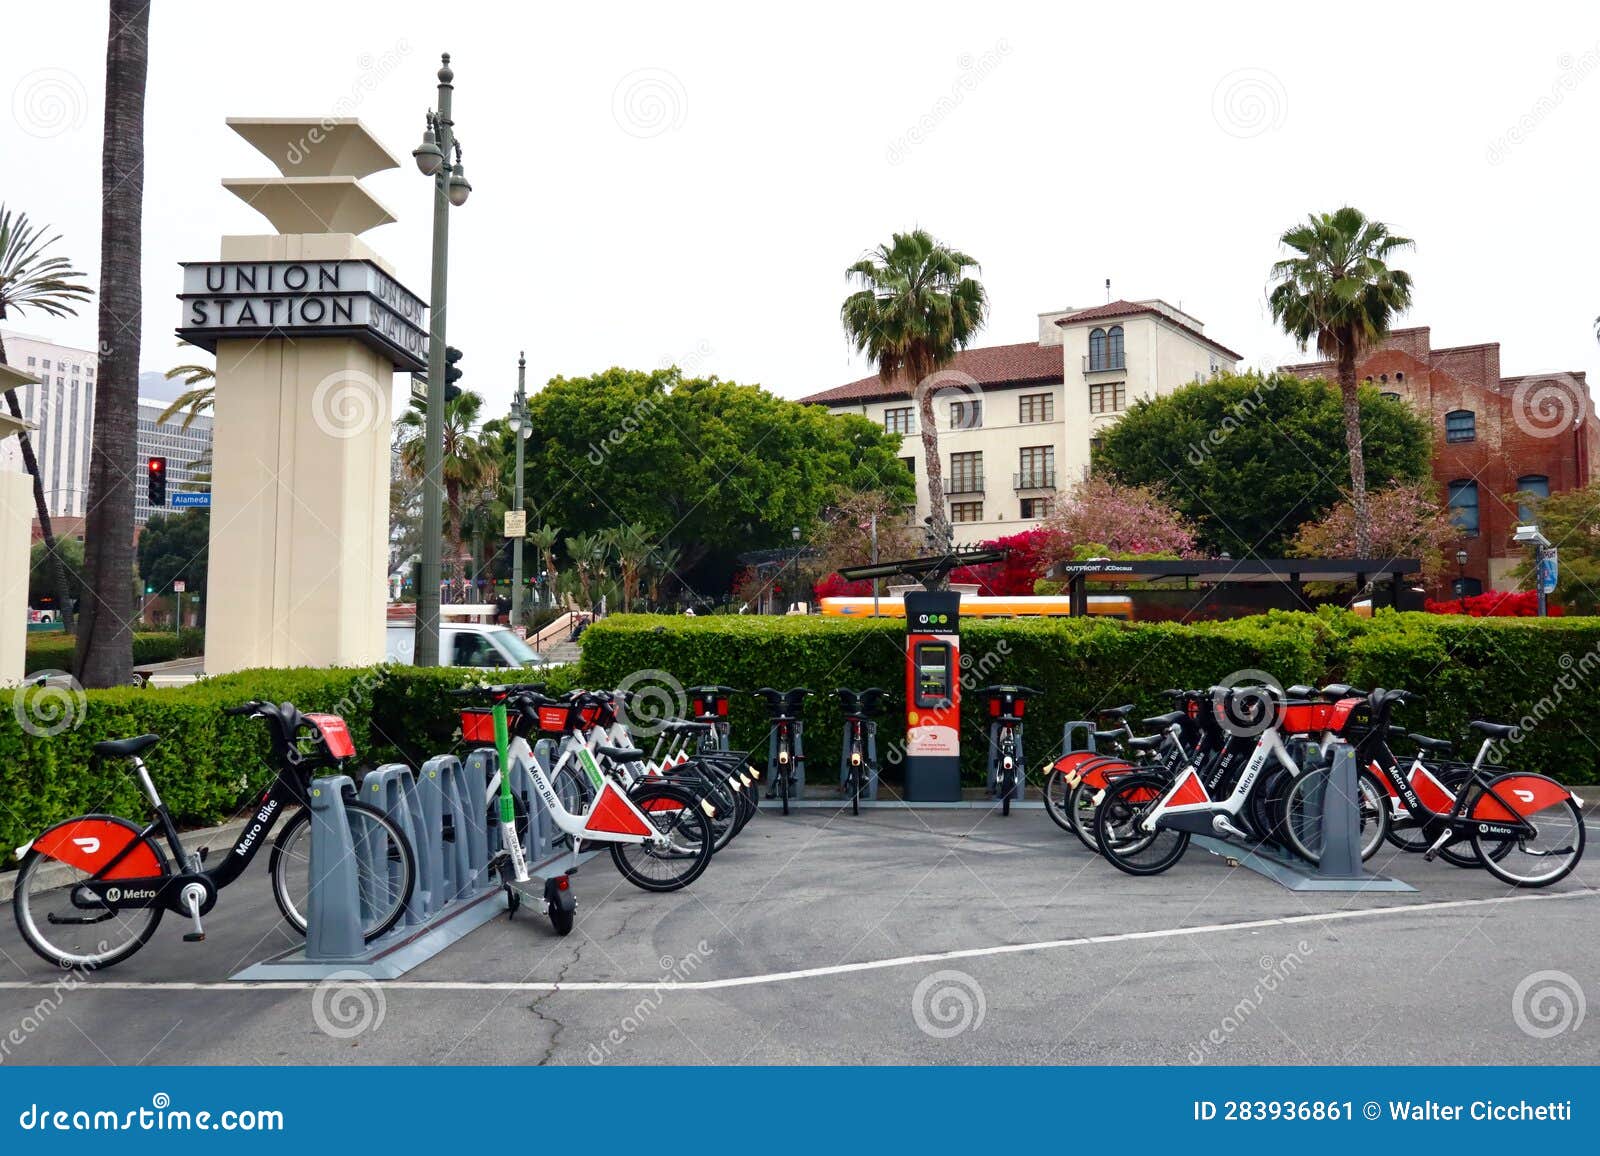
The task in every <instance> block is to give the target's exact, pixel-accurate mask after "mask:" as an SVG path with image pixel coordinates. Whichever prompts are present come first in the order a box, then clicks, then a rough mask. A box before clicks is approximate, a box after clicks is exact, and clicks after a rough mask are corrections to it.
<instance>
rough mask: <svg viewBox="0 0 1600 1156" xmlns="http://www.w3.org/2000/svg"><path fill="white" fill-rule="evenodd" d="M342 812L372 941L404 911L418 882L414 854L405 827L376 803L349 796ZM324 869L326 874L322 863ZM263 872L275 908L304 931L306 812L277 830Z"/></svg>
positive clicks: (366, 934) (364, 926)
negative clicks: (402, 827) (367, 802)
mask: <svg viewBox="0 0 1600 1156" xmlns="http://www.w3.org/2000/svg"><path fill="white" fill-rule="evenodd" d="M344 813H345V819H346V825H347V826H348V827H349V828H350V845H351V846H352V847H353V848H354V849H355V852H356V888H357V891H358V893H359V897H360V903H361V934H362V936H363V938H365V939H366V940H367V942H369V943H370V942H371V941H372V940H374V939H377V938H378V936H380V935H382V934H383V933H384V932H386V931H388V930H389V929H390V928H392V927H393V926H394V925H395V924H396V923H398V922H399V921H400V917H401V916H402V915H404V914H405V912H406V904H408V903H410V902H411V893H412V891H413V890H414V889H415V888H416V885H417V860H416V854H415V853H414V852H413V850H412V848H411V841H410V840H409V839H407V838H406V835H405V832H404V831H402V830H400V828H399V827H397V826H395V824H394V822H393V820H391V819H390V818H389V816H388V815H385V814H384V813H383V812H382V811H380V810H378V809H377V808H376V807H370V806H368V805H367V804H366V803H362V802H358V801H355V800H347V801H346V802H345V805H344ZM323 871H324V874H326V868H324V869H323ZM267 872H268V874H269V875H270V876H271V877H272V897H273V898H274V899H276V900H277V901H278V910H279V911H281V912H283V917H284V919H286V920H288V922H289V926H290V927H292V928H294V929H295V930H296V931H298V932H299V933H300V934H301V935H304V934H305V933H306V921H307V918H308V916H309V913H310V911H311V812H310V811H306V810H303V809H302V810H300V811H296V812H295V813H294V815H293V816H292V817H291V818H290V819H289V822H288V823H287V824H285V826H284V828H283V830H282V831H280V832H279V833H278V838H277V840H276V841H275V842H274V843H273V845H272V859H271V860H270V861H269V862H268V864H267Z"/></svg>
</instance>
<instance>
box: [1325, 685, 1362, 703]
mask: <svg viewBox="0 0 1600 1156" xmlns="http://www.w3.org/2000/svg"><path fill="white" fill-rule="evenodd" d="M1321 694H1322V697H1323V698H1327V699H1341V698H1365V697H1366V694H1367V692H1366V691H1364V690H1362V689H1361V688H1360V687H1358V686H1351V685H1350V684H1349V683H1345V682H1330V683H1329V684H1328V685H1327V686H1325V687H1323V688H1322V691H1321Z"/></svg>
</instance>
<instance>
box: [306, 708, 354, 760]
mask: <svg viewBox="0 0 1600 1156" xmlns="http://www.w3.org/2000/svg"><path fill="white" fill-rule="evenodd" d="M304 718H305V720H306V722H308V723H310V724H311V725H312V727H314V728H315V729H316V732H317V737H318V738H319V739H321V740H322V745H323V746H324V747H325V748H326V749H327V752H328V756H329V757H330V758H334V759H348V758H352V757H353V756H354V755H355V753H356V744H355V741H354V740H353V739H351V737H350V728H349V727H348V726H346V725H345V721H344V719H342V718H340V717H339V716H338V715H336V714H308V715H305V716H304Z"/></svg>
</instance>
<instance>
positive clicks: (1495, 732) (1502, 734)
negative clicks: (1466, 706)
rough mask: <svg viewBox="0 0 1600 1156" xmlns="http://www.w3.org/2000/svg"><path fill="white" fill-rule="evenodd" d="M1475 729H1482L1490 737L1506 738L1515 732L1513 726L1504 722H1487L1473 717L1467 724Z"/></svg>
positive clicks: (1515, 729)
mask: <svg viewBox="0 0 1600 1156" xmlns="http://www.w3.org/2000/svg"><path fill="white" fill-rule="evenodd" d="M1467 725H1468V726H1469V727H1471V728H1472V729H1473V730H1475V731H1482V732H1483V733H1484V734H1486V735H1488V736H1489V737H1490V738H1492V739H1508V738H1510V737H1511V736H1512V735H1514V734H1516V733H1517V728H1516V727H1515V726H1508V725H1507V724H1505V723H1497V722H1489V721H1487V720H1485V719H1481V718H1475V719H1473V720H1472V721H1471V722H1469V723H1468V724H1467Z"/></svg>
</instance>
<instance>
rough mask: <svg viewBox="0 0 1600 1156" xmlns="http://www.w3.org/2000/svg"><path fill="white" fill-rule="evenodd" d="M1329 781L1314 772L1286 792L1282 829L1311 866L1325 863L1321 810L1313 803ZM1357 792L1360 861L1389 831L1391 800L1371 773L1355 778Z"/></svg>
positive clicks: (1375, 848) (1302, 776) (1363, 773)
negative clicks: (1320, 819) (1323, 860)
mask: <svg viewBox="0 0 1600 1156" xmlns="http://www.w3.org/2000/svg"><path fill="white" fill-rule="evenodd" d="M1325 783H1326V778H1325V777H1323V776H1322V775H1321V773H1320V772H1317V771H1312V772H1309V773H1307V774H1303V775H1301V776H1300V777H1299V778H1297V779H1295V781H1294V784H1293V785H1292V786H1291V787H1290V788H1289V789H1288V791H1286V792H1284V797H1283V812H1282V814H1283V818H1282V821H1281V823H1280V824H1279V828H1278V829H1279V830H1280V831H1281V832H1282V834H1283V835H1284V837H1285V838H1286V839H1287V840H1288V844H1289V847H1290V849H1291V850H1293V851H1294V853H1295V854H1296V855H1299V856H1300V857H1301V858H1302V859H1304V860H1306V861H1307V862H1308V863H1319V862H1321V861H1322V825H1321V824H1320V823H1319V822H1317V819H1318V809H1317V808H1315V807H1313V806H1312V803H1313V802H1314V801H1316V800H1317V799H1318V798H1319V792H1320V791H1321V790H1322V789H1323V787H1324V785H1325ZM1356 793H1357V795H1358V797H1359V800H1360V802H1359V804H1358V806H1359V808H1360V812H1361V858H1362V859H1363V860H1365V859H1370V858H1372V856H1373V855H1374V854H1376V853H1377V850H1378V848H1379V847H1381V846H1382V845H1383V840H1384V837H1385V835H1387V834H1388V828H1389V799H1388V796H1387V794H1386V793H1385V791H1384V789H1383V785H1382V784H1381V783H1379V782H1378V780H1377V779H1376V778H1375V777H1374V776H1373V774H1372V772H1370V771H1362V772H1361V773H1360V774H1359V775H1358V776H1357V777H1356Z"/></svg>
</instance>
